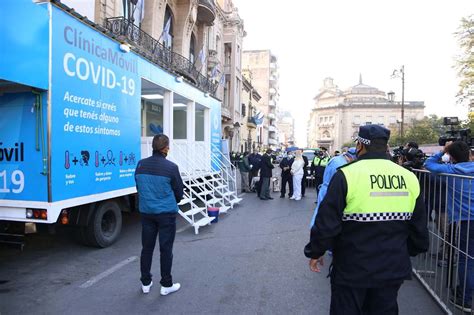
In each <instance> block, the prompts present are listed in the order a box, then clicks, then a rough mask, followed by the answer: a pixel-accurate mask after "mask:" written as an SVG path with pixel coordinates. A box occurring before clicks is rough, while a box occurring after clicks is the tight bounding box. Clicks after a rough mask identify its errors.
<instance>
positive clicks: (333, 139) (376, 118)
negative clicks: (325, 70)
mask: <svg viewBox="0 0 474 315" xmlns="http://www.w3.org/2000/svg"><path fill="white" fill-rule="evenodd" d="M424 108H425V104H424V102H422V101H405V102H404V111H405V114H404V126H405V129H406V127H407V126H410V125H411V124H413V121H415V120H419V119H422V118H423V116H424ZM401 109H402V104H401V102H397V101H394V99H393V94H392V93H385V92H384V91H381V90H379V89H377V88H375V87H372V86H369V85H366V84H364V83H363V82H362V75H361V76H360V77H359V83H358V84H357V85H354V86H352V87H350V88H348V89H346V90H341V89H339V87H338V86H337V85H335V84H334V80H333V79H332V78H326V79H324V83H323V87H322V88H321V89H320V92H319V93H318V95H316V97H315V98H314V107H313V109H312V111H311V114H310V119H309V121H308V139H307V140H308V147H310V148H316V147H320V146H323V147H326V148H328V150H329V152H334V151H335V150H339V149H341V147H342V146H343V144H344V143H347V142H350V141H351V140H352V138H353V137H354V136H356V135H357V132H358V130H359V126H360V125H366V124H379V125H383V126H385V127H386V128H389V129H391V130H392V132H398V131H399V129H400V124H401Z"/></svg>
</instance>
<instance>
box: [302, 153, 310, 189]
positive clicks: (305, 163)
mask: <svg viewBox="0 0 474 315" xmlns="http://www.w3.org/2000/svg"><path fill="white" fill-rule="evenodd" d="M301 157H302V158H303V162H304V165H303V177H301V197H304V194H305V193H306V175H308V165H309V161H308V158H307V157H306V155H304V154H302V156H301Z"/></svg>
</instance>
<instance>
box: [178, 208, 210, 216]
mask: <svg viewBox="0 0 474 315" xmlns="http://www.w3.org/2000/svg"><path fill="white" fill-rule="evenodd" d="M205 210H206V208H204V207H201V208H194V209H191V210H188V211H185V212H183V214H184V215H187V216H192V215H195V214H198V213H201V212H202V211H205Z"/></svg>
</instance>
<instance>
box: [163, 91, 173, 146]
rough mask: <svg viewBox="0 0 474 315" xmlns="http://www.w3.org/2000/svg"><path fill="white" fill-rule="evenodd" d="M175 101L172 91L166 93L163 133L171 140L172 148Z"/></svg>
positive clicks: (164, 96)
mask: <svg viewBox="0 0 474 315" xmlns="http://www.w3.org/2000/svg"><path fill="white" fill-rule="evenodd" d="M173 99H174V95H173V92H171V91H166V92H165V95H163V133H164V134H165V135H167V136H168V138H170V142H171V143H170V147H171V144H172V142H173V102H174V101H173Z"/></svg>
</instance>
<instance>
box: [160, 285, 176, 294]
mask: <svg viewBox="0 0 474 315" xmlns="http://www.w3.org/2000/svg"><path fill="white" fill-rule="evenodd" d="M179 288H181V284H179V283H173V285H172V286H171V287H164V286H161V291H160V294H161V295H168V294H170V293H173V292H176V291H178V290H179Z"/></svg>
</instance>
